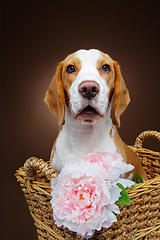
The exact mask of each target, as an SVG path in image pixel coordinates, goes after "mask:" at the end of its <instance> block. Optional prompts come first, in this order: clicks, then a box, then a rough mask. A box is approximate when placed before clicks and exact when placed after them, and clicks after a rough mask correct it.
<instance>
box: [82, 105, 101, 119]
mask: <svg viewBox="0 0 160 240" xmlns="http://www.w3.org/2000/svg"><path fill="white" fill-rule="evenodd" d="M81 114H83V115H84V116H86V117H93V116H94V115H97V114H98V115H99V113H98V112H97V111H96V110H95V109H94V108H93V107H91V106H89V105H88V106H87V107H85V108H84V109H83V110H82V112H81V113H80V114H79V115H81Z"/></svg>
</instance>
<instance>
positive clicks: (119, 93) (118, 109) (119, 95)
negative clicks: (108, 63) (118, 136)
mask: <svg viewBox="0 0 160 240" xmlns="http://www.w3.org/2000/svg"><path fill="white" fill-rule="evenodd" d="M113 66H114V70H115V82H114V98H113V108H112V110H111V117H112V123H113V124H114V125H115V126H117V127H120V116H121V115H122V113H123V112H124V110H125V109H126V107H127V105H128V104H129V102H130V96H129V92H128V89H127V87H126V85H125V82H124V79H123V77H122V75H121V72H120V67H119V66H118V64H117V63H116V62H115V61H114V62H113Z"/></svg>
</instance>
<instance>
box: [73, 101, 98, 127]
mask: <svg viewBox="0 0 160 240" xmlns="http://www.w3.org/2000/svg"><path fill="white" fill-rule="evenodd" d="M74 118H75V119H77V120H78V121H79V122H81V123H83V124H90V123H91V124H94V123H96V122H97V121H98V120H99V119H101V118H102V116H101V115H100V114H99V113H98V112H97V111H96V110H95V109H94V108H93V107H91V106H90V105H88V106H87V107H85V108H84V109H83V110H82V111H81V112H80V113H79V114H77V115H74Z"/></svg>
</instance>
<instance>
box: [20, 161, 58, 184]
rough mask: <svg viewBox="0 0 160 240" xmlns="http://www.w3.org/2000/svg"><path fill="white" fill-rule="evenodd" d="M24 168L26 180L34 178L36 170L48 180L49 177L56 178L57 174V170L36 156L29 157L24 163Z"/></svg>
mask: <svg viewBox="0 0 160 240" xmlns="http://www.w3.org/2000/svg"><path fill="white" fill-rule="evenodd" d="M24 170H25V173H26V178H27V179H28V180H35V179H36V176H37V173H38V171H39V172H40V173H41V174H42V175H43V176H45V177H46V178H47V179H48V180H49V181H50V180H51V178H56V177H57V176H58V173H57V171H56V170H55V169H54V168H52V167H51V166H50V164H48V163H47V162H45V161H43V160H42V159H38V158H36V157H31V158H29V159H27V160H26V162H25V163H24Z"/></svg>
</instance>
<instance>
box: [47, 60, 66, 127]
mask: <svg viewBox="0 0 160 240" xmlns="http://www.w3.org/2000/svg"><path fill="white" fill-rule="evenodd" d="M62 69H63V62H61V63H60V64H59V66H58V67H57V71H56V74H55V76H54V77H53V79H52V82H51V84H50V85H49V88H48V90H47V91H46V94H45V98H44V101H45V102H46V103H47V105H48V107H49V109H50V111H51V112H52V113H53V114H54V115H55V116H56V117H57V118H58V125H59V126H62V125H63V124H64V116H65V95H64V88H63V82H62Z"/></svg>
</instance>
